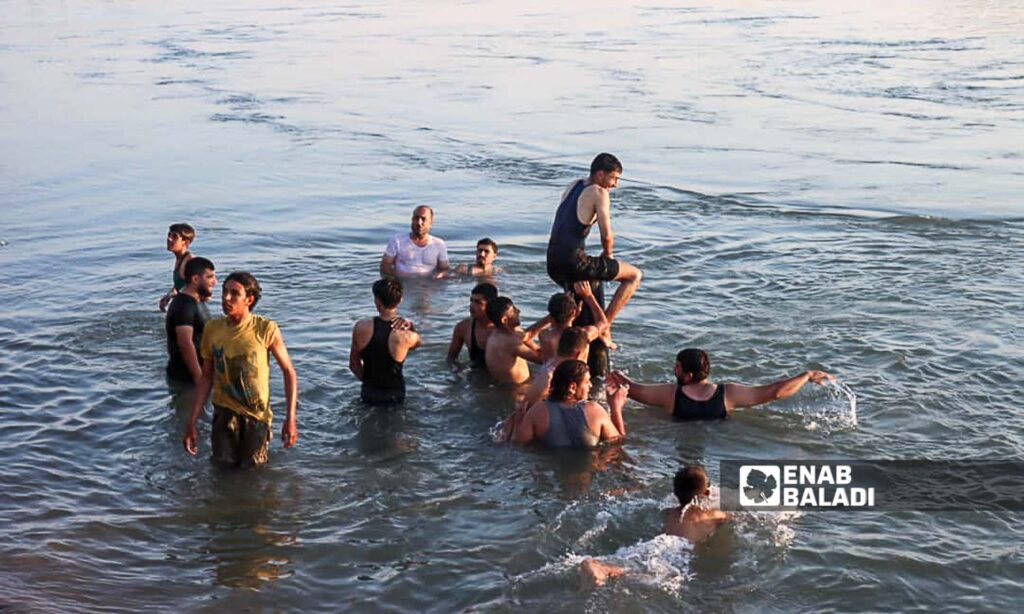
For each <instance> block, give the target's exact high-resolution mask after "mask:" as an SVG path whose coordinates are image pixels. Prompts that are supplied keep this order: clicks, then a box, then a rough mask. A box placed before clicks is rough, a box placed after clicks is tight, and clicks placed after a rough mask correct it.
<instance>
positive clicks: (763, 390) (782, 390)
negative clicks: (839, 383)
mask: <svg viewBox="0 0 1024 614" xmlns="http://www.w3.org/2000/svg"><path fill="white" fill-rule="evenodd" d="M834 379H835V378H834V377H832V376H831V375H829V374H828V373H825V372H824V371H804V372H803V373H801V374H800V375H797V376H796V377H791V378H789V379H784V380H779V381H777V382H774V383H771V384H765V385H763V386H742V385H740V384H728V385H726V384H722V385H723V386H726V388H725V408H726V409H728V410H733V409H735V408H737V407H752V406H754V405H764V404H765V403H771V402H773V401H780V400H782V399H785V398H788V397H791V396H793V395H794V394H796V393H797V392H798V391H799V390H800V389H801V388H803V387H804V384H806V383H807V382H814V383H815V384H821V383H822V382H824V381H832V380H834Z"/></svg>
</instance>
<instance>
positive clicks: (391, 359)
mask: <svg viewBox="0 0 1024 614" xmlns="http://www.w3.org/2000/svg"><path fill="white" fill-rule="evenodd" d="M373 299H374V300H373V302H374V305H375V306H376V307H377V316H376V317H373V318H367V319H365V320H360V321H358V322H356V324H355V326H353V327H352V346H351V348H350V350H349V361H348V366H349V369H350V370H351V371H352V373H354V374H355V376H356V377H357V378H359V380H360V381H361V382H362V383H363V385H362V388H361V390H360V397H361V398H362V400H363V401H364V402H365V403H369V404H371V405H385V404H390V403H401V402H402V401H404V400H405V375H404V374H403V372H402V371H403V367H404V365H405V358H406V356H407V355H408V354H409V352H410V351H412V350H414V349H416V348H418V347H419V346H420V342H421V340H420V336H419V333H417V332H416V330H415V327H414V326H413V324H412V322H410V321H409V320H406V319H404V318H401V317H399V315H398V305H399V304H400V303H401V302H402V284H401V283H399V282H398V281H397V280H394V279H380V280H378V281H377V282H375V283H374V284H373Z"/></svg>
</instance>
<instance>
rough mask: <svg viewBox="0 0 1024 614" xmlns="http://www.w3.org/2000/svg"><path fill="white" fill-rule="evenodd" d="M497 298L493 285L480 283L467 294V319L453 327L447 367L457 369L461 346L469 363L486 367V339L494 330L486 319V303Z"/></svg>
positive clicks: (496, 291) (496, 290) (492, 325)
mask: <svg viewBox="0 0 1024 614" xmlns="http://www.w3.org/2000/svg"><path fill="white" fill-rule="evenodd" d="M496 298H498V289H497V288H495V287H494V284H489V283H482V284H477V285H476V286H474V287H473V290H472V291H470V293H469V317H468V318H466V319H465V320H462V321H461V322H459V323H458V324H456V325H455V328H454V329H453V330H452V341H451V343H449V344H448V357H447V362H448V366H449V367H450V368H452V369H458V368H459V364H458V362H459V353H460V352H461V351H462V346H466V348H467V349H468V350H469V361H470V363H471V364H472V365H473V366H474V367H486V366H487V361H486V355H487V353H486V348H487V339H489V338H490V336H491V331H493V330H494V324H493V323H492V322H491V321H490V320H489V319H488V318H487V303H488V301H493V300H494V299H496Z"/></svg>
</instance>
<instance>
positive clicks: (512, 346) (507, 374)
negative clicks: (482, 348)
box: [486, 329, 530, 384]
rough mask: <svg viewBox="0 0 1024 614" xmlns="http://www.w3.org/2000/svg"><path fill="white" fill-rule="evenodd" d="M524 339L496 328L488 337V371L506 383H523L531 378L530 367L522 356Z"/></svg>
mask: <svg viewBox="0 0 1024 614" xmlns="http://www.w3.org/2000/svg"><path fill="white" fill-rule="evenodd" d="M521 345H522V341H521V340H520V338H519V337H518V336H517V335H514V334H512V333H509V332H508V331H505V330H498V329H496V330H494V331H493V332H491V335H490V337H488V339H487V350H486V361H487V371H488V372H490V374H491V377H493V378H494V379H496V380H498V381H500V382H502V383H504V384H522V383H523V382H525V381H527V380H528V379H530V367H529V366H528V365H527V364H526V361H525V360H524V359H523V358H522V357H520V355H519V354H520V346H521Z"/></svg>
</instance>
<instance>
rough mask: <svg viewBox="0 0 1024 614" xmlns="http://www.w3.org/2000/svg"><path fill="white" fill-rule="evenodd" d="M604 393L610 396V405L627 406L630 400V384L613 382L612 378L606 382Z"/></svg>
mask: <svg viewBox="0 0 1024 614" xmlns="http://www.w3.org/2000/svg"><path fill="white" fill-rule="evenodd" d="M604 391H605V394H607V395H608V405H610V406H612V407H619V408H621V407H623V406H625V404H626V399H627V398H629V384H626V383H617V382H612V381H611V380H610V378H609V379H607V380H605V383H604Z"/></svg>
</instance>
